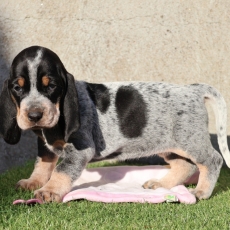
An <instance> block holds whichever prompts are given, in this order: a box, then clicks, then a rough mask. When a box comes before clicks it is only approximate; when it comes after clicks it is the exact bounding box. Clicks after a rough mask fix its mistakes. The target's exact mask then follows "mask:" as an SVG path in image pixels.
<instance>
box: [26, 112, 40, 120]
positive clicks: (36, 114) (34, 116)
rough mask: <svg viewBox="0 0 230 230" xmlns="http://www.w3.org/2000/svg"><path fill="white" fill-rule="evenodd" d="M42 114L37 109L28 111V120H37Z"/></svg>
mask: <svg viewBox="0 0 230 230" xmlns="http://www.w3.org/2000/svg"><path fill="white" fill-rule="evenodd" d="M42 116H43V112H39V111H33V112H29V113H28V118H29V120H30V121H34V122H37V121H39V120H40V119H41V118H42Z"/></svg>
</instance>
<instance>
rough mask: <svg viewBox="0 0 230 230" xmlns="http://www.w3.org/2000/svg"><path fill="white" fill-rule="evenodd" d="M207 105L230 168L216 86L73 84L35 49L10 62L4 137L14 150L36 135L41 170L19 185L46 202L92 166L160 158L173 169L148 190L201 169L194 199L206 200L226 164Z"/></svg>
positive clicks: (3, 100) (1, 100)
mask: <svg viewBox="0 0 230 230" xmlns="http://www.w3.org/2000/svg"><path fill="white" fill-rule="evenodd" d="M206 101H209V102H210V103H211V105H212V107H213V110H214V112H215V115H216V127H217V134H218V142H219V147H220V150H221V153H222V155H223V157H224V159H225V161H226V164H227V165H228V166H230V154H229V150H228V147H227V138H226V122H227V111H226V104H225V101H224V99H223V97H222V96H221V94H220V93H219V92H218V91H217V90H216V89H215V88H213V87H212V86H209V85H205V84H192V85H185V86H180V85H173V84H167V83H162V82H114V83H103V84H94V83H88V82H84V81H74V78H73V76H72V75H71V74H69V73H68V72H67V71H66V69H65V67H64V66H63V64H62V62H61V61H60V59H59V58H58V56H57V55H56V54H55V53H53V52H52V51H51V50H48V49H46V48H43V47H38V46H34V47H29V48H27V49H25V50H23V51H22V52H20V53H19V54H18V55H17V56H16V57H15V59H14V61H13V63H12V67H11V75H10V78H9V79H8V80H7V81H6V82H5V84H4V87H3V91H2V94H1V97H0V111H1V112H0V120H1V122H2V124H4V125H3V126H2V127H1V128H0V132H1V135H2V136H3V138H4V139H5V141H7V142H8V143H11V144H15V143H17V142H18V141H19V139H20V132H21V130H22V129H23V130H26V129H32V130H33V131H34V132H35V133H36V134H37V135H38V159H37V162H36V165H35V169H34V171H33V173H32V175H31V177H30V178H29V179H23V180H20V181H19V182H18V184H17V186H18V187H21V188H24V189H30V190H34V189H37V188H39V187H41V188H40V189H38V190H36V191H35V197H36V198H39V199H42V200H44V201H45V202H50V201H61V200H62V197H63V196H64V195H65V194H66V193H67V192H69V191H70V189H71V184H72V183H73V181H74V180H76V179H77V178H78V177H79V176H80V175H81V172H82V170H83V169H84V168H85V166H86V164H87V163H88V162H90V161H98V160H104V159H110V158H116V159H118V160H126V159H134V158H135V159H136V158H140V157H146V156H147V157H148V156H152V155H154V154H158V155H159V156H161V157H163V158H164V159H165V161H166V162H167V163H169V164H170V167H171V169H170V171H169V173H168V174H167V175H166V176H165V177H163V178H162V179H160V180H159V181H155V180H149V181H147V182H146V183H145V184H144V185H143V187H144V188H146V189H156V188H158V187H165V188H171V187H174V186H176V185H179V184H182V183H184V182H185V181H186V180H187V179H188V178H189V177H190V176H191V175H193V174H194V172H195V171H196V170H198V169H199V171H200V177H199V181H198V184H197V187H196V188H195V189H193V190H191V192H192V193H194V194H195V195H196V197H197V198H199V199H207V198H209V197H210V195H211V194H212V191H213V188H214V186H215V183H216V181H217V179H218V176H219V172H220V168H221V166H222V162H223V160H222V157H221V156H220V154H219V153H218V152H217V151H216V150H214V149H213V147H212V145H211V142H210V137H209V132H208V114H207V110H206V107H205V102H206ZM3 111H4V112H3ZM59 158H62V161H61V162H60V163H59V164H58V165H56V163H57V161H58V159H59Z"/></svg>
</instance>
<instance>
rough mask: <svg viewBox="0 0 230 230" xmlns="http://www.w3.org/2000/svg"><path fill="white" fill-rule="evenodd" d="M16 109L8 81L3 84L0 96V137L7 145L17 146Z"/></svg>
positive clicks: (18, 130) (18, 136)
mask: <svg viewBox="0 0 230 230" xmlns="http://www.w3.org/2000/svg"><path fill="white" fill-rule="evenodd" d="M16 116H17V108H16V105H15V104H14V102H13V100H12V98H11V95H10V93H9V90H8V80H6V81H5V82H4V85H3V89H2V92H1V95H0V135H1V136H2V137H3V139H4V140H5V142H7V143H8V144H11V145H13V144H17V143H18V142H19V140H20V137H21V129H20V128H19V127H18V124H17V120H16Z"/></svg>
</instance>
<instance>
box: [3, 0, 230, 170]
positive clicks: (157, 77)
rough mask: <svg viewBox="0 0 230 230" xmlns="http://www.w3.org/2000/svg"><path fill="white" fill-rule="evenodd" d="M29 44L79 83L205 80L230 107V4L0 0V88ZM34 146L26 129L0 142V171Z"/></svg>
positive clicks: (173, 0) (30, 153)
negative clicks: (48, 52)
mask: <svg viewBox="0 0 230 230" xmlns="http://www.w3.org/2000/svg"><path fill="white" fill-rule="evenodd" d="M32 45H40V46H45V47H47V48H49V49H52V50H53V51H54V52H56V53H57V54H58V55H59V57H60V58H61V60H62V62H63V63H64V65H65V66H66V68H67V70H68V72H70V73H72V74H73V75H74V76H75V78H76V79H78V80H85V81H90V82H107V81H130V80H131V81H163V82H169V83H177V84H189V83H197V82H201V83H208V84H210V85H212V86H214V87H216V88H217V89H218V90H219V91H220V92H221V93H222V95H223V96H224V97H225V100H226V102H227V104H228V110H229V111H230V90H229V87H230V76H229V75H230V1H225V0H218V1H217V0H209V1H208V0H205V1H200V0H193V1H189V0H106V1H105V0H94V1H93V0H91V1H87V0H65V1H64V0H58V1H56V0H34V1H31V0H21V1H14V0H1V2H0V87H2V83H3V81H4V79H5V78H7V77H8V75H9V68H10V65H11V62H12V60H13V58H14V57H15V55H17V54H18V53H19V52H20V51H21V50H22V49H24V48H26V47H28V46H32ZM208 110H209V111H210V133H215V132H216V129H215V125H214V124H215V120H214V118H213V112H212V110H210V109H209V107H208ZM229 125H230V119H229V121H228V134H229V133H230V128H229V127H230V126H229ZM213 137H214V139H215V136H213ZM214 142H215V140H214ZM36 145H37V144H36V138H35V136H34V135H33V134H32V133H31V132H25V133H23V138H22V139H21V141H20V143H19V144H17V145H15V146H10V145H7V144H6V143H4V141H3V140H2V139H0V173H1V172H4V171H6V170H7V169H9V168H11V167H13V166H15V165H20V164H23V163H24V162H26V161H27V160H28V159H35V156H36V154H37V148H36Z"/></svg>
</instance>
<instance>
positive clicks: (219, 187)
mask: <svg viewBox="0 0 230 230" xmlns="http://www.w3.org/2000/svg"><path fill="white" fill-rule="evenodd" d="M229 178H230V169H229V168H227V167H223V168H222V169H221V172H220V176H219V179H218V181H217V183H216V186H215V188H214V191H213V193H212V195H217V194H220V193H222V192H226V191H228V190H229V189H230V179H229Z"/></svg>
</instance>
